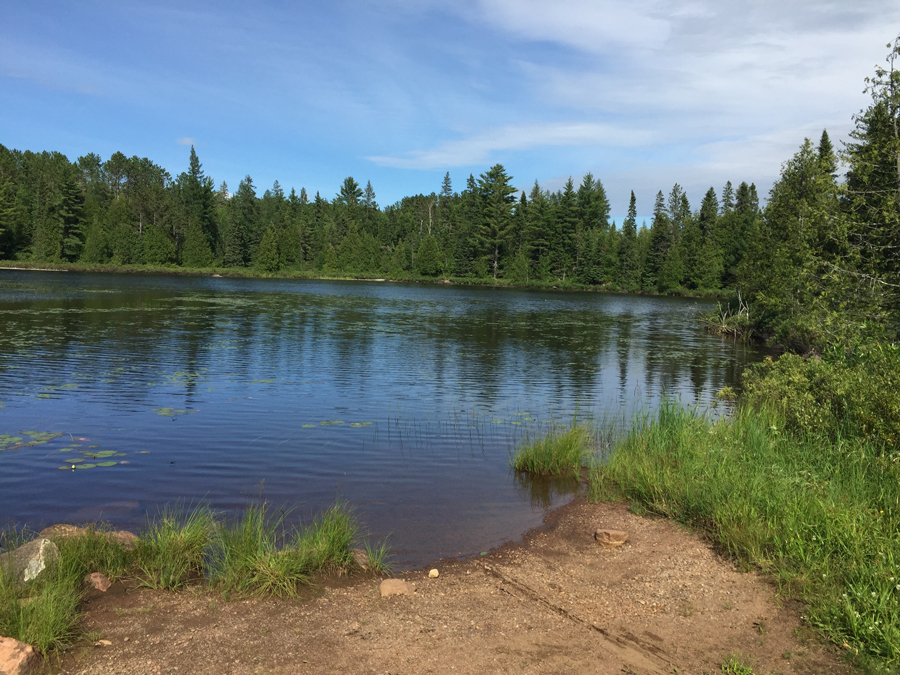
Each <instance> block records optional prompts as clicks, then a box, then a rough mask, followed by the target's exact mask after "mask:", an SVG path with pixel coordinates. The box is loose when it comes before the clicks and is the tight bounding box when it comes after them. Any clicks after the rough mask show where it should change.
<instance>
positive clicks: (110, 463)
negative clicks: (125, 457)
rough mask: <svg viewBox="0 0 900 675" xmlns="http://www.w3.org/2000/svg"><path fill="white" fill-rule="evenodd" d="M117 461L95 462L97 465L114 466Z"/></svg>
mask: <svg viewBox="0 0 900 675" xmlns="http://www.w3.org/2000/svg"><path fill="white" fill-rule="evenodd" d="M116 464H118V462H97V466H115V465H116Z"/></svg>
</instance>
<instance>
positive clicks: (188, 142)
mask: <svg viewBox="0 0 900 675" xmlns="http://www.w3.org/2000/svg"><path fill="white" fill-rule="evenodd" d="M175 142H176V143H178V145H196V144H197V142H196V141H195V140H194V139H193V138H191V137H190V136H183V137H182V138H176V139H175Z"/></svg>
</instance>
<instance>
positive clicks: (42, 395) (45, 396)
mask: <svg viewBox="0 0 900 675" xmlns="http://www.w3.org/2000/svg"><path fill="white" fill-rule="evenodd" d="M37 397H38V398H53V394H38V395H37Z"/></svg>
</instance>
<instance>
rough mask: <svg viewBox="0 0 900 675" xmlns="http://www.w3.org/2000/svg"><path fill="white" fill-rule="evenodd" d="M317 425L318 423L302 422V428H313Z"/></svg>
mask: <svg viewBox="0 0 900 675" xmlns="http://www.w3.org/2000/svg"><path fill="white" fill-rule="evenodd" d="M317 426H319V425H318V424H304V425H303V428H304V429H315V428H316V427H317Z"/></svg>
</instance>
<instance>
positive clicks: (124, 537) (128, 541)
mask: <svg viewBox="0 0 900 675" xmlns="http://www.w3.org/2000/svg"><path fill="white" fill-rule="evenodd" d="M109 536H110V539H112V540H113V541H114V542H116V543H117V544H121V545H122V546H123V547H125V550H127V551H130V550H131V549H133V548H134V545H135V543H137V540H138V536H137V535H136V534H135V533H134V532H129V531H128V530H119V531H118V532H110V533H109Z"/></svg>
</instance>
